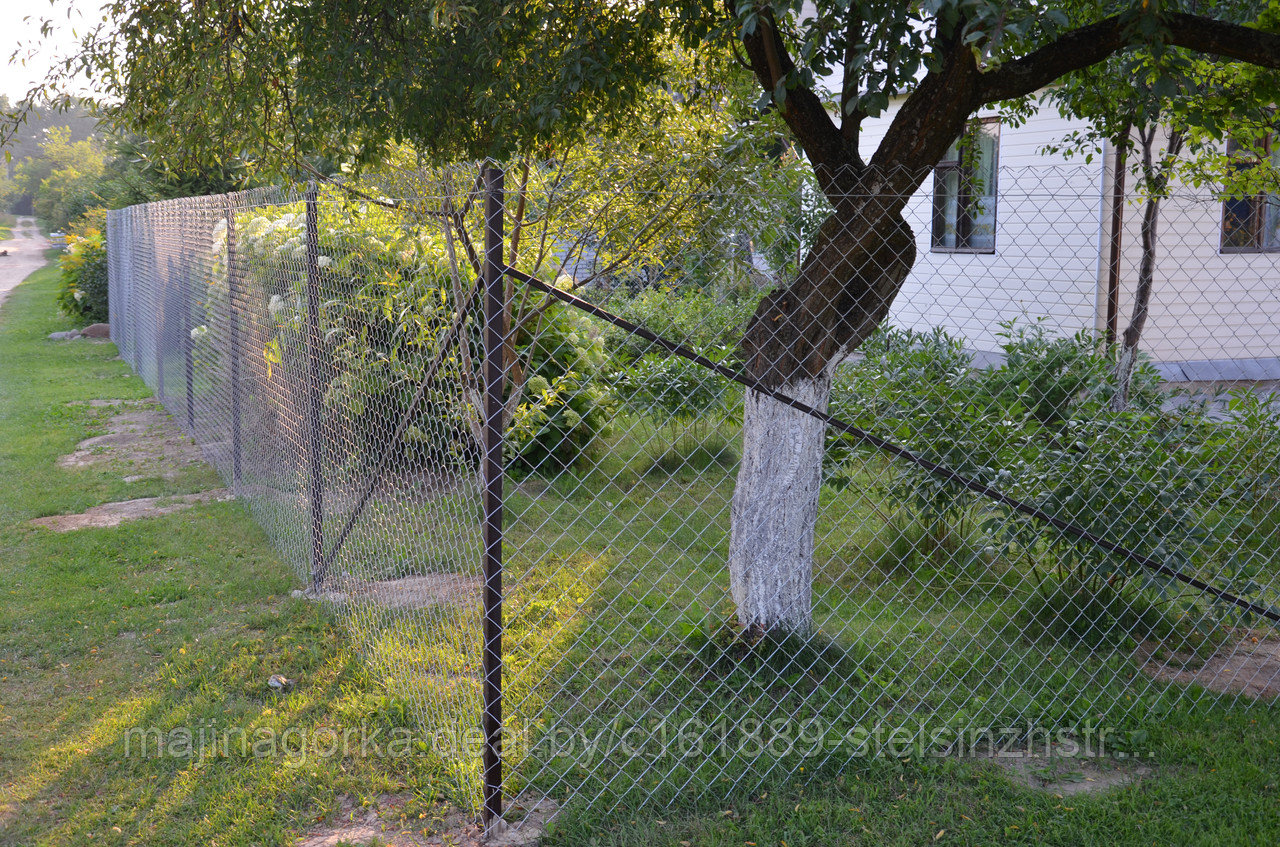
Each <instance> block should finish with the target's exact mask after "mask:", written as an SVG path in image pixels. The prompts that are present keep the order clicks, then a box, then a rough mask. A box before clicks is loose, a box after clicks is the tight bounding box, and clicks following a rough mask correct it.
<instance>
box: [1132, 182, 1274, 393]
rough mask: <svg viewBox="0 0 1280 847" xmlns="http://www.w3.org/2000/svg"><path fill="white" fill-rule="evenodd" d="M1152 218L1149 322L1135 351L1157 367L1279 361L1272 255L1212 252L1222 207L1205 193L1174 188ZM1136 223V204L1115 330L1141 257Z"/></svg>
mask: <svg viewBox="0 0 1280 847" xmlns="http://www.w3.org/2000/svg"><path fill="white" fill-rule="evenodd" d="M1160 217H1161V220H1160V229H1159V238H1158V241H1157V245H1158V251H1157V254H1156V273H1155V284H1154V288H1153V289H1152V297H1151V316H1150V318H1148V321H1147V326H1146V329H1145V331H1144V332H1143V339H1142V345H1141V346H1142V349H1143V350H1145V351H1146V352H1147V353H1148V354H1149V355H1150V356H1151V357H1152V358H1153V359H1155V360H1156V361H1160V362H1195V361H1197V360H1200V361H1222V360H1247V359H1268V358H1275V357H1277V356H1280V253H1221V252H1219V242H1220V237H1221V225H1222V204H1221V203H1219V202H1217V201H1215V200H1214V199H1213V197H1212V196H1211V195H1210V194H1209V192H1208V191H1193V190H1189V189H1181V190H1178V191H1177V192H1176V193H1175V196H1173V197H1171V198H1169V199H1167V200H1165V201H1164V202H1163V204H1162V206H1161V216H1160ZM1141 221H1142V207H1141V205H1140V204H1138V203H1136V202H1130V203H1129V204H1127V205H1126V208H1125V225H1124V239H1125V243H1124V250H1123V253H1122V256H1123V259H1122V266H1121V280H1122V284H1121V300H1120V324H1119V325H1120V330H1121V331H1123V330H1124V328H1125V327H1126V326H1127V325H1128V323H1129V313H1130V311H1131V310H1132V308H1133V290H1134V285H1135V282H1136V279H1137V274H1138V264H1139V262H1140V261H1141V258H1142V238H1141ZM1210 370H1212V369H1210ZM1197 375H1198V374H1197ZM1237 375H1238V374H1237V373H1235V372H1234V371H1230V370H1229V371H1227V372H1226V373H1224V376H1225V377H1228V378H1230V377H1232V376H1237ZM1273 378H1274V377H1273Z"/></svg>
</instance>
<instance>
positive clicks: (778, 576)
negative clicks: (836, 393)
mask: <svg viewBox="0 0 1280 847" xmlns="http://www.w3.org/2000/svg"><path fill="white" fill-rule="evenodd" d="M784 390H785V391H786V393H787V394H788V395H789V396H790V397H792V398H794V399H796V400H799V401H801V402H802V403H807V404H808V405H810V406H813V407H814V408H816V409H820V410H822V411H826V408H827V401H828V398H829V396H830V393H831V377H830V375H829V374H823V375H822V376H820V377H817V378H808V379H802V380H797V381H796V382H795V383H793V384H791V385H789V386H787V387H786V388H785V389H784ZM825 429H826V427H825V426H824V425H823V423H822V421H820V420H818V419H817V418H814V417H812V416H810V415H807V414H805V413H804V412H800V411H797V410H796V409H793V408H791V407H790V406H787V405H786V404H784V403H779V402H778V401H777V400H774V399H773V398H771V397H769V396H768V395H767V394H760V393H758V392H755V391H747V393H746V398H745V401H744V405H743V410H742V463H741V465H740V467H739V470H738V483H737V486H736V487H735V488H734V490H733V506H732V509H731V512H730V515H731V518H730V520H731V525H732V533H731V535H730V540H729V586H730V589H731V590H732V592H733V601H734V603H735V604H737V607H738V620H739V622H740V623H741V624H742V625H743V626H744V627H746V628H747V629H749V630H752V631H757V632H761V631H768V630H778V629H781V630H787V631H801V632H802V631H805V630H808V629H809V624H810V621H811V620H812V610H811V601H810V594H811V592H810V584H811V582H812V577H813V533H814V526H815V525H816V523H817V520H818V489H819V487H820V485H821V483H822V444H823V438H824V436H825Z"/></svg>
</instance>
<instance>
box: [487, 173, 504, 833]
mask: <svg viewBox="0 0 1280 847" xmlns="http://www.w3.org/2000/svg"><path fill="white" fill-rule="evenodd" d="M484 167H485V173H484V185H485V204H484V223H485V227H484V268H483V274H482V280H483V283H484V399H485V408H484V738H485V745H484V812H483V816H482V820H483V822H484V826H485V829H486V830H488V829H489V828H490V827H492V826H493V825H494V823H495V822H497V821H498V819H499V818H500V817H501V816H502V482H503V479H502V477H503V461H502V458H503V457H502V447H503V445H502V413H503V403H502V386H503V373H502V347H503V340H504V339H503V316H504V313H505V311H506V309H505V303H504V300H505V298H506V280H505V273H504V268H505V265H504V264H503V261H502V252H503V249H502V248H503V212H504V209H503V173H502V169H501V168H499V167H497V166H496V165H493V164H488V163H486V164H485V166H484Z"/></svg>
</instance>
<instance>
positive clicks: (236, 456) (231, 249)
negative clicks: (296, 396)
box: [223, 194, 240, 495]
mask: <svg viewBox="0 0 1280 847" xmlns="http://www.w3.org/2000/svg"><path fill="white" fill-rule="evenodd" d="M223 199H224V207H225V208H224V212H225V214H226V216H227V348H228V349H227V368H228V370H229V371H230V374H229V376H230V381H231V491H232V493H233V494H236V495H239V494H240V304H239V302H238V301H239V296H240V294H239V287H238V285H237V280H236V208H235V202H234V201H233V200H232V198H231V195H230V194H228V195H226V196H225V197H224V198H223Z"/></svg>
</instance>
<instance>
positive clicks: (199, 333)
mask: <svg viewBox="0 0 1280 847" xmlns="http://www.w3.org/2000/svg"><path fill="white" fill-rule="evenodd" d="M208 334H209V327H207V326H205V325H204V324H200V326H198V327H196V328H194V329H192V330H191V340H192V341H199V340H200V339H201V338H204V337H205V336H206V335H208Z"/></svg>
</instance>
